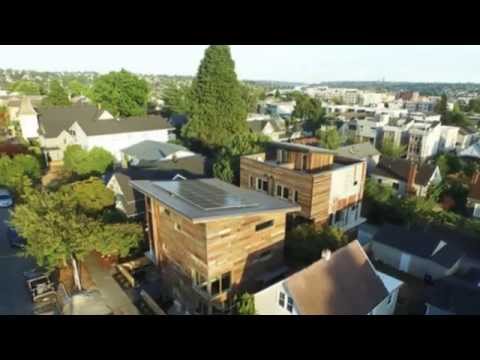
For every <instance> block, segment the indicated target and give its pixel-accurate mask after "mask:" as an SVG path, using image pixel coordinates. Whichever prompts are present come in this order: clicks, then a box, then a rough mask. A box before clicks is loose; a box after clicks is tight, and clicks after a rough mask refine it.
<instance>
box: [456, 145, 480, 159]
mask: <svg viewBox="0 0 480 360" xmlns="http://www.w3.org/2000/svg"><path fill="white" fill-rule="evenodd" d="M459 156H461V157H469V158H475V159H480V142H477V143H475V144H473V145H471V146H469V147H468V148H466V149H465V150H463V151H461V152H460V154H459Z"/></svg>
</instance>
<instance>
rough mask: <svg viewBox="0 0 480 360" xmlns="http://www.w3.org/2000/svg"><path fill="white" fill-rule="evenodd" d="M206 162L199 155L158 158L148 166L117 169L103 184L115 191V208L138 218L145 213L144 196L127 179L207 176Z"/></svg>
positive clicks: (168, 178) (169, 178) (160, 179)
mask: <svg viewBox="0 0 480 360" xmlns="http://www.w3.org/2000/svg"><path fill="white" fill-rule="evenodd" d="M210 167H211V166H210V163H209V161H208V160H207V159H206V158H205V157H203V156H201V155H195V156H189V157H185V158H181V159H177V160H166V161H160V162H158V163H156V164H155V165H152V166H151V167H148V168H140V167H129V168H128V169H118V170H117V171H116V172H115V173H113V174H112V176H111V177H110V179H108V181H107V187H108V188H109V189H110V190H112V191H113V192H114V194H115V199H116V204H115V206H116V208H117V209H118V210H120V211H121V212H123V213H124V214H125V215H126V216H127V217H129V218H136V217H140V216H142V215H143V214H144V212H145V207H144V206H145V204H144V201H145V200H144V199H145V198H144V196H143V195H141V194H140V193H139V192H137V191H136V190H134V189H133V188H132V186H131V185H130V181H131V180H156V181H162V180H182V179H197V178H204V177H208V176H209V174H210Z"/></svg>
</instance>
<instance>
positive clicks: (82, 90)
mask: <svg viewBox="0 0 480 360" xmlns="http://www.w3.org/2000/svg"><path fill="white" fill-rule="evenodd" d="M67 87H68V91H69V92H70V95H71V96H80V95H83V96H88V92H89V87H88V86H87V85H85V84H82V83H81V82H80V81H78V80H70V81H69V82H68V86H67Z"/></svg>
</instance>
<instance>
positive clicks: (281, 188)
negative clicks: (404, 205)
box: [240, 142, 367, 232]
mask: <svg viewBox="0 0 480 360" xmlns="http://www.w3.org/2000/svg"><path fill="white" fill-rule="evenodd" d="M366 171H367V166H366V162H364V161H360V160H358V159H352V158H347V157H341V156H337V155H335V153H334V152H333V151H330V150H326V149H321V148H318V147H313V146H308V145H300V144H291V143H278V142H277V143H275V142H274V143H271V144H270V145H269V147H268V148H267V152H266V153H261V154H256V155H250V156H243V157H242V158H241V159H240V186H241V187H243V188H245V189H252V190H256V191H259V192H262V193H266V194H268V195H270V196H272V197H277V198H279V199H283V200H285V201H288V202H291V203H294V204H299V205H300V206H301V211H300V213H299V214H298V215H300V216H302V217H304V218H306V219H308V220H310V221H312V222H313V223H314V224H315V226H316V227H322V226H325V225H331V226H337V227H339V228H342V229H343V230H345V231H350V230H351V231H352V232H355V230H356V227H357V226H358V225H360V224H361V223H363V222H365V219H364V218H362V217H361V216H360V214H361V207H362V199H363V190H364V186H365V176H366Z"/></svg>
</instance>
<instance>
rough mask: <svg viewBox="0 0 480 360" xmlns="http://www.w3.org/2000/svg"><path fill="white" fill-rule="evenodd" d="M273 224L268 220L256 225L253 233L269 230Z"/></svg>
mask: <svg viewBox="0 0 480 360" xmlns="http://www.w3.org/2000/svg"><path fill="white" fill-rule="evenodd" d="M274 223H275V222H274V221H273V220H268V221H264V222H262V223H260V224H257V225H255V232H259V231H263V230H266V229H269V228H271V227H273V225H274Z"/></svg>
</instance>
